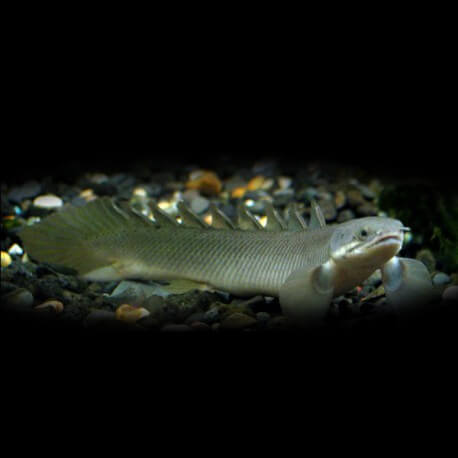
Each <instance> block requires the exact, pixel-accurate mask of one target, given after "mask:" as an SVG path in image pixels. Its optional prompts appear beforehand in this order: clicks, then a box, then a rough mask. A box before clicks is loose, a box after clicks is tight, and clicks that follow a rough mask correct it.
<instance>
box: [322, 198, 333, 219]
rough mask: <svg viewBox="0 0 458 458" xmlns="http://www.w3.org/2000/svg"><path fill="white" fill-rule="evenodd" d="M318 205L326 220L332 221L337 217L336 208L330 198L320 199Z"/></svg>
mask: <svg viewBox="0 0 458 458" xmlns="http://www.w3.org/2000/svg"><path fill="white" fill-rule="evenodd" d="M319 205H320V207H321V211H322V212H323V216H324V218H325V220H326V221H328V222H330V221H334V220H335V219H336V217H337V209H336V206H335V204H334V202H333V201H332V200H320V201H319Z"/></svg>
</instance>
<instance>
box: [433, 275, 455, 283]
mask: <svg viewBox="0 0 458 458" xmlns="http://www.w3.org/2000/svg"><path fill="white" fill-rule="evenodd" d="M450 281H451V278H450V277H449V276H448V275H447V274H444V273H443V272H438V273H437V274H436V275H434V278H433V283H434V284H435V285H436V286H441V285H446V284H447V283H450Z"/></svg>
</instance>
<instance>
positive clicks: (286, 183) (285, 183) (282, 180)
mask: <svg viewBox="0 0 458 458" xmlns="http://www.w3.org/2000/svg"><path fill="white" fill-rule="evenodd" d="M292 183H293V180H292V178H290V177H278V186H279V187H280V189H286V188H289V187H290V186H291V184H292Z"/></svg>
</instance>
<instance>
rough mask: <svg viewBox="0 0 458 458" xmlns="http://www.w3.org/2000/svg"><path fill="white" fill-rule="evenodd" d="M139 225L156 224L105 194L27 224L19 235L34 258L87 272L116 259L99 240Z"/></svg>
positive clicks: (150, 225)
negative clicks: (104, 248) (118, 205)
mask: <svg viewBox="0 0 458 458" xmlns="http://www.w3.org/2000/svg"><path fill="white" fill-rule="evenodd" d="M139 225H140V226H147V227H148V228H152V229H154V223H153V222H152V221H151V220H149V219H148V218H146V217H144V216H143V215H141V214H138V213H135V212H134V211H133V210H132V209H130V208H124V209H120V208H119V207H117V206H116V204H115V203H114V202H113V201H112V200H111V199H110V198H107V197H104V198H100V199H96V200H93V201H91V202H89V203H88V204H87V205H85V206H83V207H70V208H68V209H64V210H62V211H60V212H56V213H53V214H52V215H50V216H49V217H47V218H46V219H44V220H43V221H41V222H39V223H37V224H34V225H32V226H27V227H25V228H24V229H23V230H22V231H21V232H20V233H19V236H20V237H21V239H22V241H23V242H24V246H25V250H26V252H27V253H28V254H29V256H31V257H32V258H35V259H37V260H38V261H43V262H50V263H53V264H61V265H64V266H67V267H71V268H73V269H75V270H77V272H78V273H79V274H80V275H84V274H85V273H87V272H90V271H93V270H95V269H98V268H101V267H105V266H108V265H110V264H111V263H113V262H116V260H115V259H110V256H109V252H108V253H107V250H103V249H98V240H100V241H102V240H103V238H104V236H105V237H106V236H110V235H112V234H116V233H119V232H120V231H126V230H129V229H132V228H133V227H135V228H138V227H139ZM104 251H105V252H104Z"/></svg>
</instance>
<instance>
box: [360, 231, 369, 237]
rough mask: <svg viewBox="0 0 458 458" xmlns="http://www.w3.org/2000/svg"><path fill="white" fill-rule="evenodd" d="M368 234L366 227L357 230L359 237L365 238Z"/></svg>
mask: <svg viewBox="0 0 458 458" xmlns="http://www.w3.org/2000/svg"><path fill="white" fill-rule="evenodd" d="M368 235H369V234H368V232H367V230H366V229H361V230H360V231H359V236H360V237H361V238H365V237H367V236H368Z"/></svg>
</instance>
